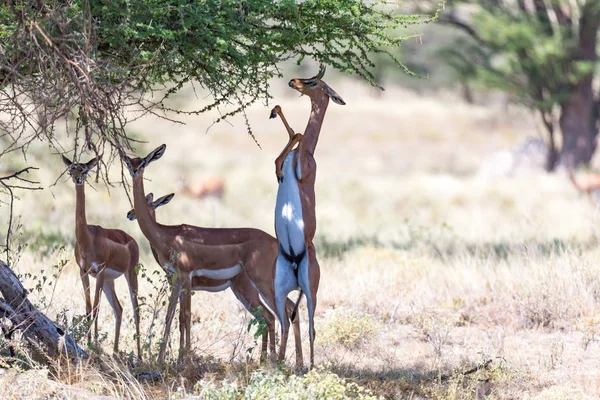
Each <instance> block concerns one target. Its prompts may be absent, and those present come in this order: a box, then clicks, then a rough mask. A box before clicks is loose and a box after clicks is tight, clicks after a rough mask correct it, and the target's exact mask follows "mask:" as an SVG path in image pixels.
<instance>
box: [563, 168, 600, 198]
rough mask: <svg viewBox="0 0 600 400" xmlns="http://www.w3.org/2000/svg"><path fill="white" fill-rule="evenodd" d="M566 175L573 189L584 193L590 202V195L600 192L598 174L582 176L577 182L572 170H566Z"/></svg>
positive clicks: (599, 175) (599, 177)
mask: <svg viewBox="0 0 600 400" xmlns="http://www.w3.org/2000/svg"><path fill="white" fill-rule="evenodd" d="M567 175H568V176H569V180H570V181H571V183H572V184H573V186H575V189H577V190H578V191H580V192H581V193H585V194H586V195H587V196H588V198H589V199H590V200H591V199H592V193H593V192H595V191H597V190H600V174H587V175H584V176H583V179H582V177H580V178H579V181H577V179H575V175H574V173H573V169H571V168H567Z"/></svg>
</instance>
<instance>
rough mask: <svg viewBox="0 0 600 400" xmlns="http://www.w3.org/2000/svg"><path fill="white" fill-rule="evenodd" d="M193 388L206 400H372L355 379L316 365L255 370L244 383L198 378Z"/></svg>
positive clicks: (368, 392)
mask: <svg viewBox="0 0 600 400" xmlns="http://www.w3.org/2000/svg"><path fill="white" fill-rule="evenodd" d="M194 391H195V392H197V393H198V394H199V396H200V397H201V398H202V399H206V400H229V399H231V400H234V399H244V400H259V399H298V400H303V399H306V400H308V399H311V400H313V399H314V400H321V399H322V400H338V399H339V400H342V399H358V400H376V399H379V397H376V396H374V395H373V394H372V393H371V392H370V391H369V390H367V389H365V388H362V387H360V386H359V385H357V384H356V383H353V382H347V381H345V380H344V379H342V378H340V377H339V376H337V375H336V374H334V373H333V372H330V371H327V370H326V369H325V368H324V367H319V368H316V369H314V370H312V371H310V372H308V373H307V374H306V375H304V376H297V375H289V376H288V375H286V374H285V373H284V372H282V371H272V372H266V371H256V372H254V373H253V374H252V375H251V376H250V380H249V382H248V385H247V386H246V387H242V386H240V385H239V384H238V383H237V382H230V381H227V380H226V381H224V382H222V383H220V384H217V383H215V382H214V381H212V380H211V381H204V380H202V381H199V382H198V383H196V385H195V387H194Z"/></svg>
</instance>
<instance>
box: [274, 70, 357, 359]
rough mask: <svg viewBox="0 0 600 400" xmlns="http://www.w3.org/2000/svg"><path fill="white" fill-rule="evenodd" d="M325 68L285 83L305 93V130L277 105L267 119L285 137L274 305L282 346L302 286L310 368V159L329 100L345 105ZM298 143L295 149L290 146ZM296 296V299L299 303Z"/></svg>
mask: <svg viewBox="0 0 600 400" xmlns="http://www.w3.org/2000/svg"><path fill="white" fill-rule="evenodd" d="M324 74H325V69H324V68H323V69H321V70H320V71H319V73H318V74H317V75H316V76H315V77H313V78H310V79H300V78H296V79H292V80H290V81H289V83H288V85H289V86H290V87H291V88H293V89H295V90H297V91H299V92H300V93H302V94H305V95H307V96H308V97H309V98H310V101H311V113H310V119H309V121H308V125H307V126H306V129H305V130H304V134H303V135H302V134H299V133H296V134H295V133H294V130H293V129H292V128H291V127H290V126H289V125H288V123H287V121H286V119H285V117H284V116H283V112H282V111H281V107H279V106H275V107H274V108H273V110H272V111H271V115H270V118H275V117H277V115H279V117H280V118H281V120H282V122H283V124H284V126H285V128H286V130H287V132H288V136H289V140H288V143H287V145H286V146H285V148H284V149H283V151H282V152H281V154H280V155H279V157H277V159H276V160H275V175H276V176H277V181H278V182H279V188H278V190H277V200H276V204H275V232H276V234H277V240H278V242H279V246H278V256H277V263H276V267H275V282H274V284H275V307H276V312H278V313H280V315H279V320H280V321H284V322H285V324H282V328H281V329H282V332H281V341H282V344H281V347H282V348H283V351H285V343H286V342H287V335H288V330H289V325H288V324H287V321H286V320H285V319H284V318H283V313H284V312H285V301H286V299H287V296H288V294H289V293H290V292H291V291H292V290H295V289H298V288H300V290H301V292H300V296H302V293H304V294H305V296H306V304H307V308H308V323H309V336H310V366H311V368H312V367H313V366H314V340H315V327H314V315H315V309H316V307H317V290H318V288H319V280H320V274H321V273H320V267H319V262H318V261H317V256H316V252H315V247H314V245H313V238H314V236H315V232H316V228H317V221H316V216H315V179H316V172H317V164H316V162H315V159H314V157H313V154H314V152H315V149H316V146H317V141H318V139H319V133H320V131H321V126H322V124H323V119H324V118H325V112H326V111H327V106H328V104H329V99H331V100H333V101H334V103H337V104H340V105H345V104H346V103H345V102H344V100H342V98H341V97H340V96H339V95H338V94H337V93H336V92H335V91H334V90H333V89H331V88H330V87H329V86H328V85H327V84H326V83H325V82H323V81H322V80H321V78H323V75H324ZM296 144H298V147H297V148H296V149H294V146H295V145H296ZM299 301H300V298H299V299H298V302H299Z"/></svg>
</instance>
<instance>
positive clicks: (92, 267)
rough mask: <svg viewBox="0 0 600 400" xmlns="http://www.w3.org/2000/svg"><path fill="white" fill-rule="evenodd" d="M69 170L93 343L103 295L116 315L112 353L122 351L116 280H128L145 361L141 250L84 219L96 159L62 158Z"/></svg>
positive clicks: (120, 234)
mask: <svg viewBox="0 0 600 400" xmlns="http://www.w3.org/2000/svg"><path fill="white" fill-rule="evenodd" d="M62 160H63V162H64V163H65V164H66V165H67V167H68V173H69V175H70V176H71V178H72V180H73V182H74V183H75V193H76V203H75V238H76V243H75V259H76V260H77V265H79V268H80V271H79V272H80V274H81V282H82V283H83V292H84V295H85V311H86V319H87V321H88V324H90V325H89V326H90V331H91V320H90V318H92V319H93V321H94V339H95V340H96V341H97V340H98V310H99V305H100V296H101V294H102V292H103V291H104V294H105V295H106V299H107V300H108V303H109V304H110V306H111V307H112V309H113V311H114V313H115V320H116V323H115V342H114V348H113V351H114V352H115V353H118V351H119V335H120V332H121V317H122V314H123V308H122V307H121V304H120V303H119V299H118V298H117V294H116V292H115V279H117V278H118V277H120V276H121V275H124V276H125V279H126V280H127V285H128V286H129V296H130V297H131V304H132V306H133V319H134V321H135V333H136V341H137V352H138V357H139V358H140V359H141V358H142V348H141V346H140V318H139V308H138V299H137V293H138V281H137V275H136V271H135V267H136V265H138V262H139V248H138V244H137V243H136V241H135V240H134V239H133V238H132V237H131V236H129V235H128V234H127V233H125V232H123V231H122V230H120V229H105V228H103V227H101V226H99V225H88V224H87V220H86V216H85V180H86V177H87V174H88V172H89V171H90V170H92V169H93V168H94V167H95V166H96V164H97V162H98V159H97V158H93V159H92V160H90V161H89V162H87V163H85V164H84V163H73V162H71V160H69V159H68V158H66V157H65V156H62ZM89 275H91V276H93V277H94V278H96V290H95V296H94V307H93V308H92V304H91V299H90V278H89ZM90 331H88V341H89V342H91V340H92V339H91V332H90Z"/></svg>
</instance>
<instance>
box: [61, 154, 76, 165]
mask: <svg viewBox="0 0 600 400" xmlns="http://www.w3.org/2000/svg"><path fill="white" fill-rule="evenodd" d="M61 157H62V160H63V162H64V163H65V164H66V165H67V167H70V166H71V164H73V163H72V162H71V160H69V159H68V158H67V157H65V156H61Z"/></svg>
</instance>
